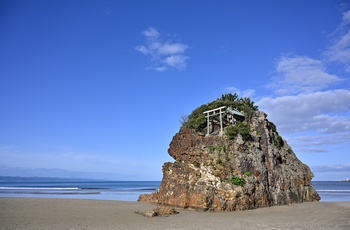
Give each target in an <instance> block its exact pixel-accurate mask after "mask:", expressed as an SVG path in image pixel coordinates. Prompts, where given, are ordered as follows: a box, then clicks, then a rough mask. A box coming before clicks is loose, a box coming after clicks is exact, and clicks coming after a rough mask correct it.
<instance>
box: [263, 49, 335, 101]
mask: <svg viewBox="0 0 350 230" xmlns="http://www.w3.org/2000/svg"><path fill="white" fill-rule="evenodd" d="M276 74H277V76H275V79H274V82H273V83H271V84H270V86H269V87H270V88H271V89H273V90H274V92H275V93H276V94H279V95H295V94H299V93H309V92H314V91H317V90H321V89H324V88H326V87H327V86H329V85H331V84H334V83H337V82H339V81H341V79H340V78H339V77H337V76H336V75H332V74H329V73H326V71H325V67H324V64H323V63H322V62H321V61H319V60H315V59H312V58H309V57H305V56H295V57H281V58H279V59H278V62H277V66H276Z"/></svg>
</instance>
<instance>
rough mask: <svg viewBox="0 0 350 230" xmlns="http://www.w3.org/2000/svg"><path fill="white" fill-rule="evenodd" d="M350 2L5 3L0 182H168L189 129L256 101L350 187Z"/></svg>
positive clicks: (322, 171)
mask: <svg viewBox="0 0 350 230" xmlns="http://www.w3.org/2000/svg"><path fill="white" fill-rule="evenodd" d="M349 77H350V2H348V1H345V0H293V1H292V0H288V1H287V0H270V1H260V0H249V1H247V0H235V1H231V0H222V1H211V0H207V1H191V0H186V1H184V0H176V1H175V0H168V1H163V0H149V1H142V0H130V1H111V0H88V1H82V0H75V1H68V0H52V1H46V0H45V1H44V0H11V1H9V0H2V1H0V175H3V176H9V175H10V176H56V177H73V176H76V177H86V178H106V179H107V178H108V179H114V180H161V179H162V165H163V163H164V162H169V161H170V162H172V161H173V159H172V158H171V157H170V156H169V155H168V153H167V149H168V147H169V143H170V141H171V139H172V137H173V136H174V135H175V134H176V133H177V132H178V131H179V128H180V125H181V124H180V118H181V116H183V115H189V114H190V113H191V112H192V111H193V110H194V109H195V108H197V107H198V106H200V105H201V104H205V103H207V102H210V101H212V100H215V99H216V98H219V97H221V95H222V94H223V93H237V94H238V95H239V96H241V97H250V98H251V99H252V100H253V101H254V102H255V104H257V105H258V106H259V109H260V110H262V111H264V112H266V113H267V114H268V119H269V120H270V121H272V122H274V123H275V124H276V126H277V130H278V132H279V134H280V135H281V136H282V137H283V138H284V139H285V140H286V141H287V142H288V144H289V145H290V146H291V147H292V149H293V150H294V152H295V153H296V155H297V157H298V158H299V159H300V160H301V161H302V162H303V163H305V164H307V165H308V166H309V167H310V168H311V170H312V171H313V173H314V175H315V177H314V180H342V179H345V178H350V152H349V149H350V81H349Z"/></svg>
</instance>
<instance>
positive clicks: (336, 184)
mask: <svg viewBox="0 0 350 230" xmlns="http://www.w3.org/2000/svg"><path fill="white" fill-rule="evenodd" d="M311 183H312V186H313V187H314V188H315V189H316V191H317V193H318V194H319V195H320V196H321V201H323V202H338V201H339V202H340V201H347V202H350V182H341V181H312V182H311Z"/></svg>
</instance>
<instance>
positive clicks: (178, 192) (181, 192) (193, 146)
mask: <svg viewBox="0 0 350 230" xmlns="http://www.w3.org/2000/svg"><path fill="white" fill-rule="evenodd" d="M249 125H250V135H251V138H250V139H249V140H243V138H242V136H241V135H240V134H238V135H237V137H235V138H234V139H228V138H227V137H226V136H225V135H223V136H219V135H211V136H204V135H202V134H200V133H199V132H196V131H194V130H192V129H187V128H181V129H180V131H179V132H178V133H177V134H176V135H175V136H174V137H173V139H172V141H171V143H170V148H169V150H168V153H169V155H170V156H172V157H173V158H174V159H175V162H174V163H170V162H168V163H165V164H164V165H163V179H162V182H161V185H160V188H159V191H158V192H155V193H152V194H142V195H141V196H140V197H139V201H141V202H147V203H157V204H162V205H170V206H176V207H182V208H191V209H196V210H211V211H233V210H248V209H256V208H259V207H269V206H273V205H288V204H290V203H301V202H310V201H318V200H320V197H319V195H318V194H317V192H316V191H315V190H314V188H313V187H312V185H311V183H310V181H311V179H312V178H313V174H312V172H311V171H310V169H309V167H308V166H307V165H305V164H303V163H302V162H301V161H300V160H299V159H298V158H297V157H296V155H295V154H294V152H293V150H292V149H291V147H290V146H289V145H288V144H287V142H285V141H283V139H282V138H281V137H280V136H279V135H278V133H277V131H276V127H275V126H274V125H273V124H272V123H271V122H269V121H268V120H267V119H266V114H265V113H264V112H261V111H255V112H254V114H252V117H251V119H250V123H249Z"/></svg>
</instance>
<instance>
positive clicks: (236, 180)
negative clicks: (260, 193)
mask: <svg viewBox="0 0 350 230" xmlns="http://www.w3.org/2000/svg"><path fill="white" fill-rule="evenodd" d="M230 182H231V183H232V184H233V185H237V186H244V184H245V180H244V179H243V178H239V177H237V176H235V175H232V176H231V178H230Z"/></svg>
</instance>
